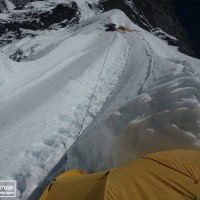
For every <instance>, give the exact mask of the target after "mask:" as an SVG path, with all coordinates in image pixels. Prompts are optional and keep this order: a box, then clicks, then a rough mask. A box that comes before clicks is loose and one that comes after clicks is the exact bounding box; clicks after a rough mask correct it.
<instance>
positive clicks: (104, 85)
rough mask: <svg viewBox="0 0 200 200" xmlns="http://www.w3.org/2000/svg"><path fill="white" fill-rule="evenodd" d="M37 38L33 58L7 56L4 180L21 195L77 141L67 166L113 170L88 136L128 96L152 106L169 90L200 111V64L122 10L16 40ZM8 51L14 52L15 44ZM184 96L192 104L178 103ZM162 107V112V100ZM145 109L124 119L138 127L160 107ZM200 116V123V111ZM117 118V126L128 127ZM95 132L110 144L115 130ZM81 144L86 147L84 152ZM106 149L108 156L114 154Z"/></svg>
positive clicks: (2, 84)
mask: <svg viewBox="0 0 200 200" xmlns="http://www.w3.org/2000/svg"><path fill="white" fill-rule="evenodd" d="M111 22H112V23H116V24H117V25H123V26H127V27H129V28H133V29H136V30H138V31H139V32H131V33H126V34H122V33H120V32H105V31H104V25H105V24H106V23H111ZM46 36H47V39H46V40H44V41H43V40H42V39H43V38H45V37H46ZM48 37H49V38H48ZM38 41H43V42H42V45H40V48H39V49H37V54H35V55H34V56H32V57H30V60H29V61H26V62H21V63H16V62H14V61H11V60H10V59H9V58H8V57H7V56H5V55H4V54H0V56H1V58H0V62H1V63H0V137H1V140H0V149H3V151H1V152H0V163H1V164H0V179H15V180H17V181H18V184H17V185H18V187H17V189H18V194H17V196H18V198H21V199H27V198H28V196H29V195H30V194H31V192H32V191H33V190H34V189H35V188H36V187H37V186H38V184H39V183H40V181H42V180H43V178H44V177H45V176H46V175H47V174H48V173H49V172H50V170H51V169H52V168H53V167H54V166H55V165H56V163H57V162H58V161H59V160H60V159H61V158H62V156H63V155H64V154H65V153H66V151H67V150H68V149H69V147H70V146H71V145H72V144H73V143H74V141H76V140H77V139H78V138H80V140H77V142H76V143H75V144H74V146H75V149H76V151H74V150H73V148H72V150H70V151H69V161H68V164H67V165H68V167H83V168H85V169H86V170H88V169H91V168H92V167H91V165H92V166H93V170H94V171H95V170H98V169H101V168H106V167H109V166H110V165H109V166H108V165H106V164H105V163H104V160H103V161H102V163H101V164H102V166H96V168H95V167H94V162H93V161H94V160H95V156H96V155H97V154H98V153H99V152H102V151H101V150H102V145H98V144H99V140H98V144H97V141H96V142H91V140H89V138H90V137H84V135H86V136H87V135H88V131H91V130H92V128H95V127H96V126H97V125H98V124H100V123H101V122H102V121H104V120H105V119H106V118H108V117H109V115H110V114H112V113H113V112H115V111H116V110H118V109H119V108H120V107H121V106H122V105H124V104H125V105H126V104H127V103H128V102H129V101H131V102H133V104H135V105H137V104H136V102H138V101H143V102H144V104H143V106H145V102H149V101H150V100H151V99H153V98H154V100H155V101H157V100H158V99H159V98H158V96H156V95H155V94H156V91H159V90H161V91H162V90H163V88H170V90H169V91H170V92H171V94H172V93H174V94H176V95H178V96H179V97H180V98H178V99H174V103H175V104H177V103H179V105H180V106H177V109H183V108H184V107H185V106H186V107H187V106H188V105H189V104H190V105H195V109H199V97H198V95H197V94H198V92H194V90H196V91H198V90H199V77H200V68H199V66H200V61H199V60H196V59H193V58H190V57H188V56H185V55H183V54H181V53H179V52H178V51H177V50H176V49H174V48H172V47H170V46H168V45H167V44H166V43H165V42H164V41H162V40H160V39H158V38H157V37H155V36H154V35H152V34H151V33H148V32H146V31H144V30H143V29H141V28H139V27H138V26H136V25H134V24H133V23H132V22H131V21H130V20H129V19H128V18H127V17H126V16H125V15H124V13H122V12H121V11H119V10H113V11H110V12H107V13H104V14H101V15H98V16H95V17H91V18H89V19H87V20H85V21H83V22H82V23H80V24H79V25H78V26H75V27H73V28H72V29H67V28H66V29H61V30H58V31H54V32H51V33H44V34H43V35H41V36H37V37H36V38H34V39H27V40H25V39H24V40H22V41H18V42H16V43H15V44H14V45H15V46H16V45H19V46H20V45H22V44H23V46H24V47H26V48H25V49H26V51H27V52H28V51H29V50H30V49H31V47H32V45H33V44H34V42H35V43H38ZM9 48H10V49H11V50H12V46H9ZM182 80H183V82H182ZM187 80H191V83H192V86H190V87H189V88H188V85H187V84H185V85H184V84H182V83H185V81H186V82H187ZM182 94H183V95H182ZM181 95H182V96H181ZM182 97H183V98H182ZM156 98H157V99H156ZM181 99H185V100H184V101H185V102H186V103H185V104H184V103H183V102H178V100H181ZM176 100H177V102H176ZM146 105H147V106H148V103H147V104H146ZM190 105H189V106H190ZM156 106H157V108H158V110H159V104H158V105H156ZM133 107H134V106H133ZM143 108H144V107H142V109H141V112H138V113H137V114H135V115H133V113H134V111H133V110H131V111H132V112H131V114H130V116H129V117H126V116H125V119H126V120H125V119H123V120H121V121H123V123H124V124H127V123H129V122H131V121H133V120H134V121H133V122H132V124H134V123H137V121H138V120H139V119H141V118H142V117H143V116H145V115H146V116H147V115H150V114H151V113H152V112H153V108H151V109H149V110H147V111H146V110H145V109H143ZM172 108H173V106H171V109H172ZM129 109H130V108H129ZM163 109H164V110H166V109H167V108H165V107H164V108H163ZM125 110H126V109H125ZM158 110H157V112H158ZM118 114H119V116H121V114H120V112H119V113H117V116H118ZM138 117H139V118H138ZM196 118H197V119H196V120H197V121H198V119H199V116H198V115H197V116H196ZM91 122H92V123H91ZM118 123H119V124H118V125H117V127H118V126H119V127H120V125H121V128H124V126H125V125H124V124H123V123H120V121H118ZM89 124H91V126H90V128H89V129H86V128H87V127H88V125H89ZM173 126H174V125H173ZM147 128H148V127H147ZM84 130H85V131H84ZM94 130H98V129H93V131H91V133H94V132H96V134H95V133H94V136H93V138H95V136H98V137H97V138H99V137H100V138H101V139H102V141H110V140H109V138H110V137H112V136H111V135H109V134H108V135H105V134H104V135H102V133H101V131H94ZM83 131H84V134H83V136H82V137H79V136H80V135H81V134H82V133H83ZM150 132H152V129H151V130H150ZM197 132H198V131H197ZM98 133H99V135H97V134H98ZM105 133H107V132H105ZM190 135H192V137H195V141H197V138H198V137H199V135H198V133H195V132H192V131H191V130H190ZM90 136H91V135H90ZM101 136H102V137H101ZM79 141H80V143H81V145H79ZM93 141H95V140H93ZM192 142H194V141H192ZM104 144H105V143H104ZM94 145H95V148H96V152H95V151H90V153H91V154H90V155H91V157H90V158H89V154H88V153H87V152H88V149H94ZM107 145H108V147H109V146H110V143H109V142H108V143H107ZM80 146H81V147H83V146H84V147H86V148H85V149H82V150H81V148H79V147H80ZM100 146H101V148H99V147H100ZM103 148H104V147H103ZM77 149H78V150H77ZM105 150H106V148H105ZM77 151H78V153H80V156H82V155H83V156H85V158H87V160H88V163H85V166H83V163H79V162H77V160H79V159H78V158H79V157H78V156H77V155H74V152H76V153H77ZM81 152H82V153H81ZM102 153H104V156H105V157H104V158H107V156H108V155H110V154H109V153H108V152H107V153H106V151H103V152H102ZM70 155H71V157H70ZM89 163H90V164H91V163H92V164H91V165H90V164H89ZM96 164H97V163H95V165H96Z"/></svg>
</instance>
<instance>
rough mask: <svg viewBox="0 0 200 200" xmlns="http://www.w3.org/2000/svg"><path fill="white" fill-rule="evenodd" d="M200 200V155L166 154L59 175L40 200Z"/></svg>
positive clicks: (180, 152)
mask: <svg viewBox="0 0 200 200" xmlns="http://www.w3.org/2000/svg"><path fill="white" fill-rule="evenodd" d="M145 199H147V200H187V199H193V200H197V199H198V200H200V152H199V151H190V150H178V151H177V150H176V151H175V150H174V151H163V152H159V153H155V154H151V155H147V156H144V157H141V158H139V159H136V160H134V161H133V162H131V163H129V164H126V165H124V166H122V167H120V168H116V169H112V170H110V171H104V172H99V173H94V174H84V173H83V172H82V171H68V172H64V173H62V174H61V175H59V176H58V177H57V178H56V179H55V180H54V181H53V182H52V183H51V184H50V185H49V186H48V187H47V188H46V189H45V191H44V193H43V194H42V196H41V198H40V200H145Z"/></svg>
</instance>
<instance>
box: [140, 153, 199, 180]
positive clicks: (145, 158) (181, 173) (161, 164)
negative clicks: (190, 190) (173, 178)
mask: <svg viewBox="0 0 200 200" xmlns="http://www.w3.org/2000/svg"><path fill="white" fill-rule="evenodd" d="M141 158H144V159H148V160H152V161H154V162H157V163H159V164H161V165H163V166H165V167H168V168H170V169H173V170H175V171H177V172H179V173H181V174H183V175H185V176H187V177H189V178H191V179H192V180H194V181H197V182H198V181H200V180H197V179H195V178H194V177H192V176H189V175H187V174H186V173H184V172H181V171H180V170H178V169H175V168H174V167H171V166H168V165H167V164H164V163H162V162H159V161H157V160H155V159H153V158H147V157H143V156H142V157H141Z"/></svg>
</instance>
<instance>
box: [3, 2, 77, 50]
mask: <svg viewBox="0 0 200 200" xmlns="http://www.w3.org/2000/svg"><path fill="white" fill-rule="evenodd" d="M48 6H49V7H47V8H46V9H44V8H43V9H37V8H34V7H32V6H31V5H26V6H21V7H17V8H15V11H14V12H12V13H11V16H9V17H8V20H6V21H3V20H0V37H1V38H2V40H1V41H0V46H3V45H5V44H7V43H9V42H12V41H13V40H14V39H21V38H24V37H25V36H27V35H29V36H30V37H34V36H35V35H37V33H34V31H36V30H45V29H55V27H53V25H57V28H61V27H64V26H70V25H72V24H74V23H77V22H78V21H79V11H78V7H77V4H76V3H75V2H72V3H71V4H70V5H68V4H57V5H54V4H51V3H50V4H49V5H48ZM27 30H31V31H32V32H31V31H27Z"/></svg>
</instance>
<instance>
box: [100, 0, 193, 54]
mask: <svg viewBox="0 0 200 200" xmlns="http://www.w3.org/2000/svg"><path fill="white" fill-rule="evenodd" d="M98 7H99V9H100V10H102V11H108V10H112V9H114V8H116V9H120V10H122V11H123V12H125V13H126V15H127V16H128V17H129V18H130V19H131V20H132V21H133V22H134V23H136V24H138V25H139V26H140V27H142V28H144V29H146V30H147V31H151V29H152V28H157V27H159V28H160V29H162V30H163V31H164V32H166V33H168V34H169V35H173V36H174V37H176V38H177V39H178V40H177V41H176V42H174V41H173V42H172V41H169V40H167V41H168V44H170V45H178V46H179V50H180V51H181V52H183V53H185V54H188V55H191V56H195V54H194V52H193V49H192V46H191V41H190V39H189V37H188V34H187V31H186V30H185V29H184V28H183V27H182V25H181V24H180V22H179V19H178V17H177V15H176V12H175V8H174V4H173V0H153V1H152V0H102V1H100V3H99V5H98ZM163 39H164V38H163Z"/></svg>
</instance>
